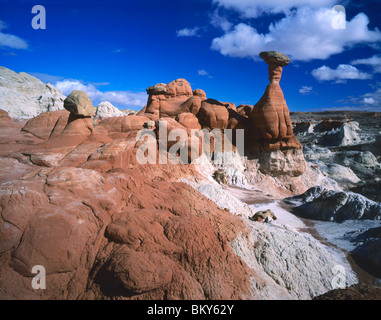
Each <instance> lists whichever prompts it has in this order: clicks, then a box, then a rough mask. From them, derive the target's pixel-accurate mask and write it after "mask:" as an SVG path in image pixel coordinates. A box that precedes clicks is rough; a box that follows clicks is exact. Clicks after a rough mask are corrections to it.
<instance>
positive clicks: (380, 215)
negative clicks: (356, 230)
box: [288, 186, 381, 222]
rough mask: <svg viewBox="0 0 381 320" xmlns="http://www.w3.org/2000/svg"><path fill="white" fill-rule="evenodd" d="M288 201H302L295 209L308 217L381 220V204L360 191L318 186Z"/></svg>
mask: <svg viewBox="0 0 381 320" xmlns="http://www.w3.org/2000/svg"><path fill="white" fill-rule="evenodd" d="M288 201H291V202H293V201H294V203H297V202H298V201H299V203H302V204H301V205H299V206H297V207H295V208H294V210H295V212H296V213H297V214H299V215H301V216H303V217H305V218H308V219H315V220H323V221H336V222H342V221H344V220H350V219H351V220H352V219H353V220H360V219H372V220H381V204H380V203H378V202H375V201H372V200H370V199H368V198H366V197H364V196H363V195H361V194H358V193H353V192H343V191H342V192H336V191H331V190H327V189H326V188H324V187H320V186H318V187H313V188H311V189H309V190H307V191H306V192H305V193H304V194H302V195H299V196H295V197H292V198H289V199H288Z"/></svg>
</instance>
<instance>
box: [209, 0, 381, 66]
mask: <svg viewBox="0 0 381 320" xmlns="http://www.w3.org/2000/svg"><path fill="white" fill-rule="evenodd" d="M244 2H245V1H240V3H242V4H243V3H244ZM247 2H249V1H247ZM261 2H262V1H261ZM266 2H273V1H266ZM281 2H283V1H279V3H281ZM227 3H228V1H227V0H226V4H227ZM229 3H230V2H229ZM232 3H233V2H232ZM287 3H288V1H287ZM295 4H296V1H295ZM279 8H281V6H280V7H279ZM334 19H335V13H334V12H332V10H331V9H328V8H320V9H312V8H310V7H300V8H297V9H294V10H292V12H291V13H290V14H287V15H286V16H285V17H284V18H282V19H280V20H278V21H277V22H275V23H271V24H270V25H269V31H268V33H259V32H258V31H257V30H256V29H255V28H254V27H252V26H251V25H249V24H247V23H243V22H242V23H239V24H237V25H236V26H235V27H234V28H232V29H231V30H229V31H228V32H225V34H224V35H222V36H221V37H217V38H215V39H213V41H212V45H211V47H212V49H214V50H217V51H219V52H220V53H221V54H223V55H226V56H231V57H239V58H244V57H248V58H253V59H255V60H258V54H259V52H261V51H271V50H277V51H281V52H284V53H286V54H288V55H290V57H291V58H292V59H293V60H294V61H295V60H299V61H309V60H313V59H327V58H329V57H330V56H332V55H333V54H338V53H341V52H343V51H344V50H345V49H346V48H350V47H352V46H354V45H356V44H359V43H361V44H372V43H375V42H377V41H380V40H381V32H380V31H379V30H378V29H375V30H369V29H368V24H369V19H368V17H367V16H366V15H365V14H364V13H359V14H357V15H356V16H355V17H353V18H352V20H350V21H347V22H346V29H334V28H333V26H332V21H334Z"/></svg>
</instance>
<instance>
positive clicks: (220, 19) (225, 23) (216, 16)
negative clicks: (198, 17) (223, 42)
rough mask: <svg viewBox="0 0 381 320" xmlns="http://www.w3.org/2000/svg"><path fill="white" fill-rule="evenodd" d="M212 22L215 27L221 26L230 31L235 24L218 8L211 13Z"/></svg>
mask: <svg viewBox="0 0 381 320" xmlns="http://www.w3.org/2000/svg"><path fill="white" fill-rule="evenodd" d="M210 23H211V24H212V26H213V27H216V28H220V29H222V30H223V31H225V32H228V31H229V30H230V29H231V28H232V26H233V24H232V23H231V22H229V20H228V19H227V18H226V17H224V16H222V15H221V14H220V13H219V11H218V9H217V10H214V11H213V13H212V14H211V15H210Z"/></svg>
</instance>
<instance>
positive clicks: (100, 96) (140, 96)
mask: <svg viewBox="0 0 381 320" xmlns="http://www.w3.org/2000/svg"><path fill="white" fill-rule="evenodd" d="M55 87H56V88H57V89H59V90H61V91H62V93H63V94H64V95H66V96H68V95H69V94H70V93H71V92H72V91H73V90H81V91H85V92H86V93H87V95H88V96H89V98H90V99H91V100H92V101H93V104H94V105H98V104H99V103H100V102H102V101H109V102H110V103H112V104H113V105H115V106H116V107H121V108H135V109H139V108H140V109H141V108H142V107H143V106H144V105H145V104H146V101H147V93H146V92H134V91H100V90H99V89H98V88H97V87H96V86H95V85H93V84H84V83H83V82H81V81H79V80H70V79H69V80H68V79H66V80H60V81H57V83H56V84H55Z"/></svg>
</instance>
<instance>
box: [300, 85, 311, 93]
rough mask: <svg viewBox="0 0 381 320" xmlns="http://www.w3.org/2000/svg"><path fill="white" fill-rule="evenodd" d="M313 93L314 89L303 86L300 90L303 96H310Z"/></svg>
mask: <svg viewBox="0 0 381 320" xmlns="http://www.w3.org/2000/svg"><path fill="white" fill-rule="evenodd" d="M311 91H312V87H308V86H302V87H301V88H300V89H299V93H301V94H309V93H311Z"/></svg>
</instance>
